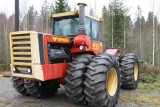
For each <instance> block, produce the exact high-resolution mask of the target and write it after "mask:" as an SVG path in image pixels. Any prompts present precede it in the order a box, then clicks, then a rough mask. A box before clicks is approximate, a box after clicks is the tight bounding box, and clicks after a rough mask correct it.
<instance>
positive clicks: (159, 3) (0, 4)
mask: <svg viewBox="0 0 160 107" xmlns="http://www.w3.org/2000/svg"><path fill="white" fill-rule="evenodd" d="M43 1H44V0H20V5H21V6H20V7H21V8H24V9H23V11H21V12H26V11H27V8H28V7H29V6H30V5H33V6H34V8H35V9H36V10H38V11H39V10H40V9H41V6H42V4H43ZM54 1H55V0H48V2H49V3H54ZM111 1H112V0H68V2H69V5H70V6H71V8H72V9H74V7H75V6H76V4H77V3H78V2H85V3H86V4H88V6H87V8H86V13H88V12H89V10H90V8H93V9H94V10H95V9H96V11H94V12H96V15H97V16H98V17H101V15H102V8H103V6H104V5H105V6H108V4H109V2H111ZM122 1H123V2H124V5H125V6H126V7H127V8H129V9H130V11H129V13H128V14H129V15H131V17H132V20H135V15H136V11H137V7H138V5H139V6H140V7H141V9H142V15H143V16H144V17H145V19H147V16H148V12H149V11H152V10H153V8H152V7H153V1H154V4H155V5H154V7H155V8H154V12H155V15H157V16H158V18H159V20H160V15H159V14H160V0H122ZM95 4H96V5H95ZM77 9H78V7H77ZM0 12H5V13H6V14H7V16H9V15H10V14H12V13H14V0H1V1H0Z"/></svg>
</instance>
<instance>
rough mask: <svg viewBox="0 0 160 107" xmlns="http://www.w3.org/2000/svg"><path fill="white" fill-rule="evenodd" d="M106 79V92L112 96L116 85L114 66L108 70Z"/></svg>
mask: <svg viewBox="0 0 160 107" xmlns="http://www.w3.org/2000/svg"><path fill="white" fill-rule="evenodd" d="M107 81H108V82H106V83H107V84H106V88H107V89H108V93H109V95H110V96H114V95H115V93H116V90H117V85H118V78H117V72H116V70H115V69H114V68H111V69H110V70H109V73H108V80H107Z"/></svg>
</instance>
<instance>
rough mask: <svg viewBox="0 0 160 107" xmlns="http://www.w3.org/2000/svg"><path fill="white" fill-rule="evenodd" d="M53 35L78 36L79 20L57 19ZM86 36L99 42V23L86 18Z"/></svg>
mask: <svg viewBox="0 0 160 107" xmlns="http://www.w3.org/2000/svg"><path fill="white" fill-rule="evenodd" d="M53 28H54V29H53V34H54V35H59V36H68V37H75V36H76V35H78V30H79V18H77V17H70V18H65V19H55V20H54V27H53ZM85 29H86V34H87V35H88V36H90V37H91V39H92V40H99V22H98V21H95V20H93V19H91V18H88V17H85Z"/></svg>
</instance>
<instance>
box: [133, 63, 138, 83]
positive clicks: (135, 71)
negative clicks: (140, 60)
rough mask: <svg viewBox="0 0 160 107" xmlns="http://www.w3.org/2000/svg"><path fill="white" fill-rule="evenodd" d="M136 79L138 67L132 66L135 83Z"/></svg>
mask: <svg viewBox="0 0 160 107" xmlns="http://www.w3.org/2000/svg"><path fill="white" fill-rule="evenodd" d="M137 79H138V65H137V64H135V65H134V80H135V81H137Z"/></svg>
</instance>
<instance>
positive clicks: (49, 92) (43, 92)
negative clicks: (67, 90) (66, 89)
mask: <svg viewBox="0 0 160 107" xmlns="http://www.w3.org/2000/svg"><path fill="white" fill-rule="evenodd" d="M59 87H60V86H59V83H58V82H57V81H45V82H38V81H32V80H31V81H30V82H29V83H27V84H25V88H26V89H27V92H28V93H29V94H30V95H31V96H33V97H36V98H40V99H44V98H49V97H52V96H53V95H54V94H55V93H56V92H57V90H58V88H59Z"/></svg>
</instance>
